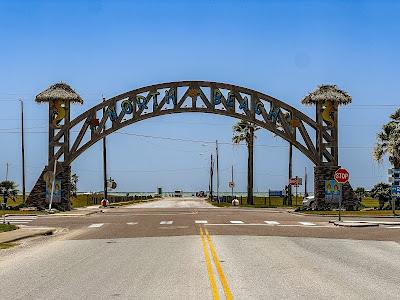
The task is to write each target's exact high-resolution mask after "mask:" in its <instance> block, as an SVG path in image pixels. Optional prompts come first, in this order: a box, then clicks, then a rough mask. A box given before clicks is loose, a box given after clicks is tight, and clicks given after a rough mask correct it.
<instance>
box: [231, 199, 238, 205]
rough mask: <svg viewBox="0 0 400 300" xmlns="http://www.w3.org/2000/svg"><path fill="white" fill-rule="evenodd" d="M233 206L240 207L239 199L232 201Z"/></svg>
mask: <svg viewBox="0 0 400 300" xmlns="http://www.w3.org/2000/svg"><path fill="white" fill-rule="evenodd" d="M232 206H239V200H238V199H236V198H235V199H233V200H232Z"/></svg>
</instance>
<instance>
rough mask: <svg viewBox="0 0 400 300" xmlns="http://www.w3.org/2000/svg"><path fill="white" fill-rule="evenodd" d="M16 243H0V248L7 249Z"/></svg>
mask: <svg viewBox="0 0 400 300" xmlns="http://www.w3.org/2000/svg"><path fill="white" fill-rule="evenodd" d="M17 245H18V244H16V243H0V249H8V248H11V247H14V246H17Z"/></svg>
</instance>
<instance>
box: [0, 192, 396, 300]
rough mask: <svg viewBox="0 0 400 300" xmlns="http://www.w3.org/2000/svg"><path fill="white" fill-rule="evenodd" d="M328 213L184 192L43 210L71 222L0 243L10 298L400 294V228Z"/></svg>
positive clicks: (0, 265) (0, 278)
mask: <svg viewBox="0 0 400 300" xmlns="http://www.w3.org/2000/svg"><path fill="white" fill-rule="evenodd" d="M192 200H193V201H192ZM188 203H191V204H190V206H192V207H190V208H182V206H185V205H187V204H188ZM149 204H150V203H149ZM165 206H166V207H165ZM193 206H194V207H193ZM328 221H329V218H324V217H315V216H301V215H296V214H291V213H288V212H286V211H284V210H267V209H236V208H209V207H208V204H207V203H203V201H202V200H199V199H185V198H184V199H169V200H161V201H159V202H153V203H152V206H151V207H149V205H147V204H142V205H140V206H131V207H123V208H115V209H108V210H105V212H104V213H98V214H94V215H90V216H86V217H59V216H49V217H39V218H37V219H35V220H33V221H32V222H31V223H29V225H28V226H58V227H62V228H67V230H68V231H67V232H65V231H63V232H62V233H60V234H57V235H55V236H53V237H50V238H49V237H47V238H46V240H45V241H43V242H41V241H37V242H32V244H31V245H29V246H27V247H17V248H16V249H13V250H7V251H4V250H3V252H0V253H1V254H0V290H1V295H2V297H1V298H2V299H55V298H57V299H110V298H117V299H400V279H399V276H397V274H398V272H399V270H400V255H399V254H400V246H399V241H400V228H396V227H398V226H380V227H372V228H342V227H340V228H339V227H335V226H334V225H332V224H330V223H329V222H328Z"/></svg>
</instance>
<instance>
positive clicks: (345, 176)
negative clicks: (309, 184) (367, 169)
mask: <svg viewBox="0 0 400 300" xmlns="http://www.w3.org/2000/svg"><path fill="white" fill-rule="evenodd" d="M349 178H350V174H349V172H348V171H347V170H346V169H338V170H336V172H335V180H336V181H337V182H338V183H347V182H348V181H349Z"/></svg>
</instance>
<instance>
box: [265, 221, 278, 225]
mask: <svg viewBox="0 0 400 300" xmlns="http://www.w3.org/2000/svg"><path fill="white" fill-rule="evenodd" d="M264 223H266V224H267V225H279V222H276V221H264Z"/></svg>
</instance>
